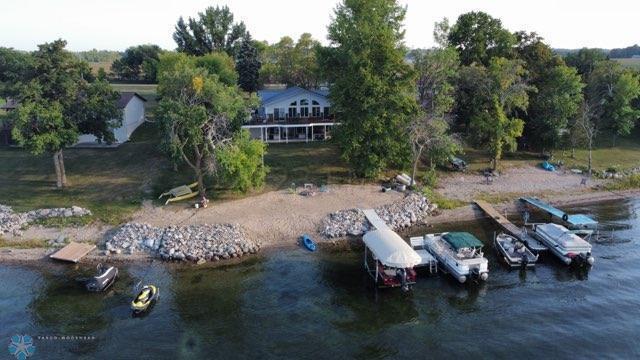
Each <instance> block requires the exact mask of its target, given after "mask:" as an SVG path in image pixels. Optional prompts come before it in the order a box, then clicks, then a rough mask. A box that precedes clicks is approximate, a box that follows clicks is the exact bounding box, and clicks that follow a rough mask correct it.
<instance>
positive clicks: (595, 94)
mask: <svg viewBox="0 0 640 360" xmlns="http://www.w3.org/2000/svg"><path fill="white" fill-rule="evenodd" d="M586 94H587V97H588V98H589V103H590V104H592V106H595V109H594V112H595V114H596V122H597V125H598V128H599V129H609V130H611V131H612V133H613V135H614V145H615V136H617V135H622V136H625V135H629V134H630V133H631V130H632V129H633V128H634V127H635V124H636V122H637V120H638V119H639V118H640V109H638V108H636V107H635V106H634V101H635V100H636V99H638V97H640V80H639V79H638V76H637V75H635V74H634V73H633V72H632V71H631V70H628V69H625V68H623V67H622V66H621V65H620V64H619V63H617V62H615V61H611V60H609V61H601V62H599V63H597V64H596V66H595V68H594V69H593V71H592V73H591V75H590V76H589V82H588V85H587V89H586Z"/></svg>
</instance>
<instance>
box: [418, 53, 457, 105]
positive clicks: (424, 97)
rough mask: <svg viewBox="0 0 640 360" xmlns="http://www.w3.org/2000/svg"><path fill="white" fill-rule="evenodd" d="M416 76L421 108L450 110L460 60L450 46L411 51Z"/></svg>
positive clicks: (453, 99)
mask: <svg viewBox="0 0 640 360" xmlns="http://www.w3.org/2000/svg"><path fill="white" fill-rule="evenodd" d="M412 53H413V58H414V61H413V67H414V69H415V71H416V73H417V76H418V82H417V85H418V102H419V103H420V105H421V106H422V108H423V109H425V110H428V111H430V112H434V113H438V114H443V113H448V112H449V111H451V108H452V107H453V104H454V101H455V98H454V96H453V94H454V91H455V81H456V77H457V75H458V67H459V66H460V62H459V59H458V53H457V52H456V51H455V49H452V48H436V49H431V50H426V51H413V52H412Z"/></svg>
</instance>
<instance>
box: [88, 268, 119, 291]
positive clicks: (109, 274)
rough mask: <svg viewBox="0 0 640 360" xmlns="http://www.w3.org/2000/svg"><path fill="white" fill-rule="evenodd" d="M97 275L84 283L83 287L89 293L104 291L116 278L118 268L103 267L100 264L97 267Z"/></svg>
mask: <svg viewBox="0 0 640 360" xmlns="http://www.w3.org/2000/svg"><path fill="white" fill-rule="evenodd" d="M97 270H98V273H97V274H96V275H95V276H93V277H91V278H89V279H88V280H86V281H85V283H84V285H85V287H86V288H87V290H89V291H93V292H100V291H105V290H107V289H108V288H109V287H111V285H113V283H114V282H115V281H116V278H117V277H118V268H116V267H113V266H110V267H108V268H107V267H104V266H102V264H98V266H97Z"/></svg>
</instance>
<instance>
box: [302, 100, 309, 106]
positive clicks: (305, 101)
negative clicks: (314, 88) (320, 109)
mask: <svg viewBox="0 0 640 360" xmlns="http://www.w3.org/2000/svg"><path fill="white" fill-rule="evenodd" d="M302 105H309V100H307V99H300V106H302Z"/></svg>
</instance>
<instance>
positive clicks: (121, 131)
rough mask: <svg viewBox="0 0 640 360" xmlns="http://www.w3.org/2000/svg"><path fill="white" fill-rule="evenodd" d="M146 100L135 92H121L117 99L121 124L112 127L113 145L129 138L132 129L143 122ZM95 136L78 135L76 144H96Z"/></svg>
mask: <svg viewBox="0 0 640 360" xmlns="http://www.w3.org/2000/svg"><path fill="white" fill-rule="evenodd" d="M146 101H147V100H146V99H145V98H143V97H142V96H140V95H139V94H137V93H135V92H122V93H120V99H118V107H119V108H120V109H122V125H121V126H120V127H118V128H115V129H113V134H114V135H115V138H116V143H115V144H114V145H116V146H117V145H120V144H122V143H125V142H127V141H128V140H129V137H130V136H131V134H133V131H134V130H135V129H137V128H138V126H140V125H141V124H142V123H143V122H144V103H145V102H146ZM97 144H98V142H97V140H96V137H95V136H93V135H89V134H83V135H80V138H79V139H78V143H77V144H76V146H93V145H97Z"/></svg>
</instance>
